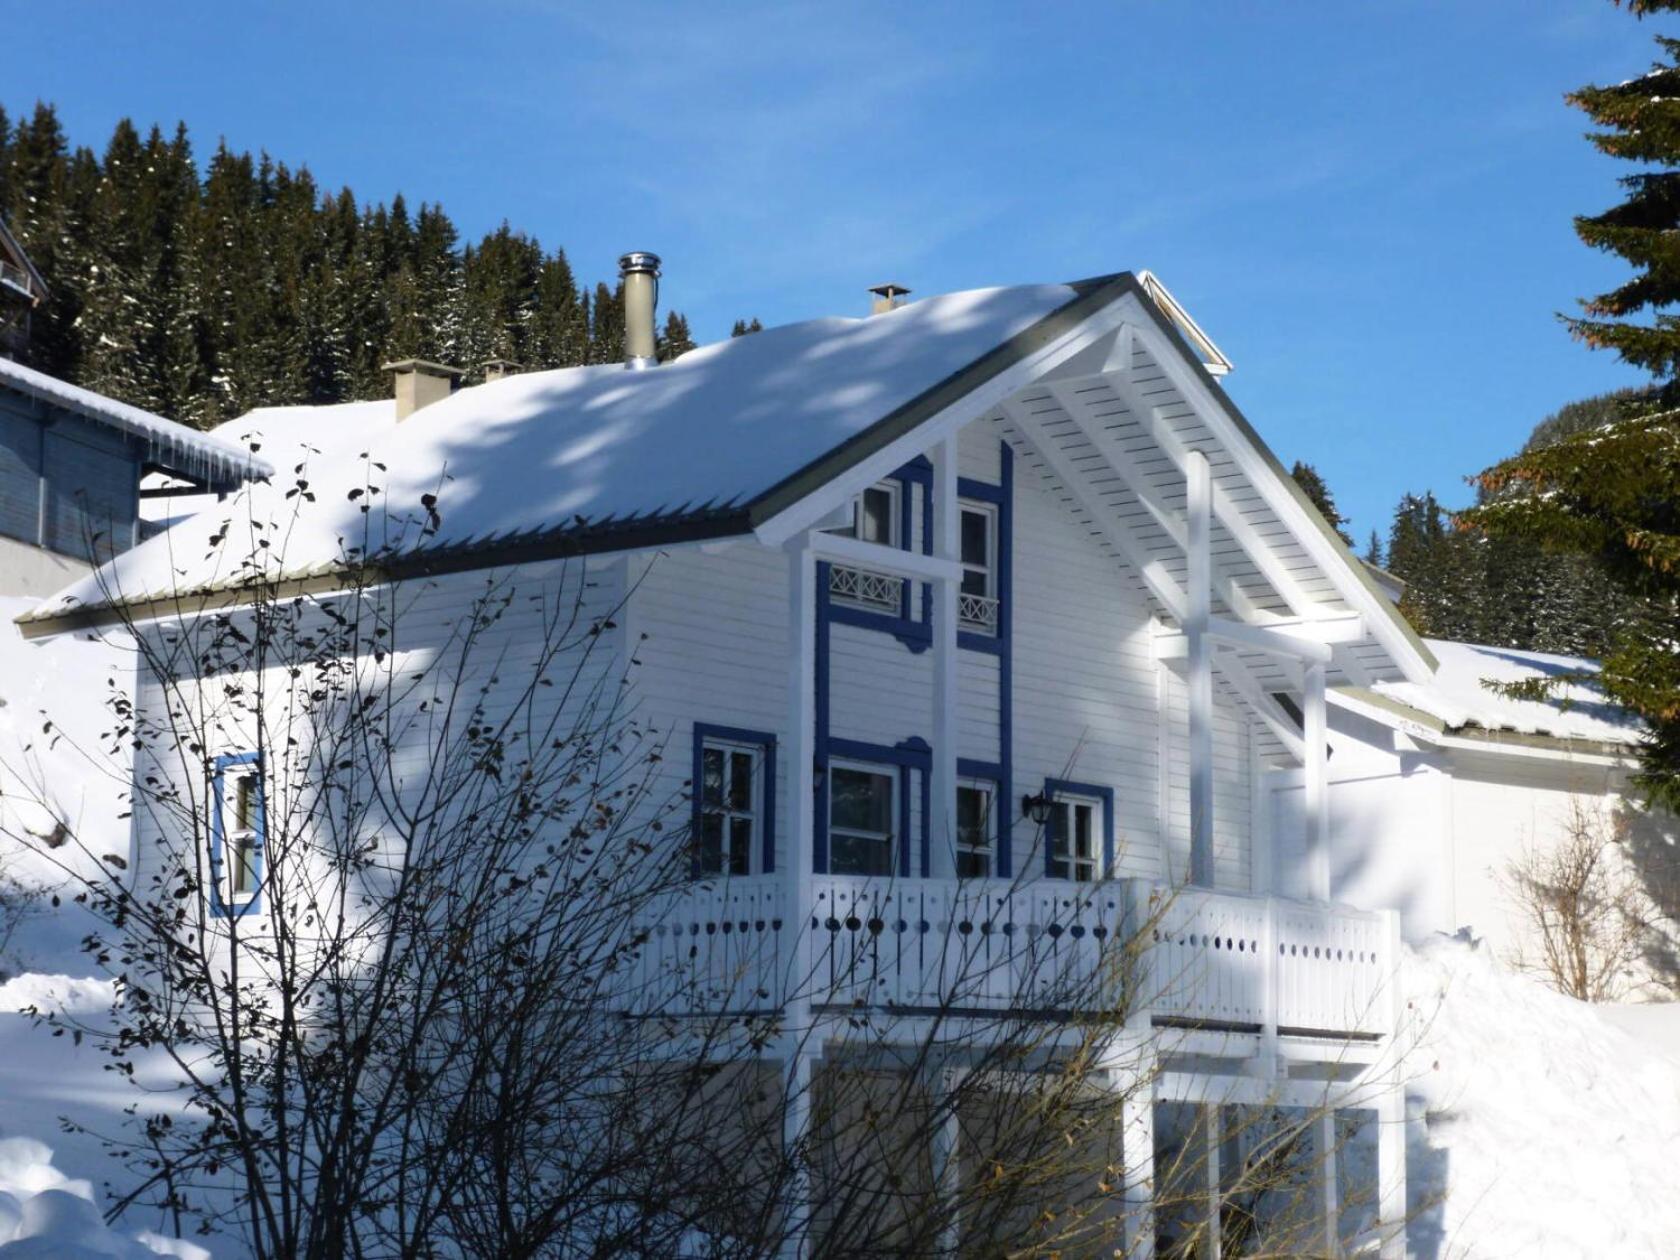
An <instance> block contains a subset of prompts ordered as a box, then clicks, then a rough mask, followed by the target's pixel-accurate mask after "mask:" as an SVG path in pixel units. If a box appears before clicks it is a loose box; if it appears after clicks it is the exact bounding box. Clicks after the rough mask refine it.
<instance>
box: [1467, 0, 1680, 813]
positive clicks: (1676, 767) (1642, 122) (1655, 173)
mask: <svg viewBox="0 0 1680 1260" xmlns="http://www.w3.org/2000/svg"><path fill="white" fill-rule="evenodd" d="M1630 7H1631V8H1632V9H1633V11H1634V12H1635V14H1636V15H1638V16H1643V15H1644V14H1646V13H1651V12H1658V11H1673V10H1675V9H1680V0H1634V2H1633V3H1632V5H1631V6H1630ZM1657 45H1658V48H1659V49H1660V50H1661V53H1662V58H1663V59H1662V60H1659V61H1658V62H1657V63H1656V65H1655V66H1654V67H1653V68H1652V70H1651V71H1650V72H1649V73H1648V74H1646V75H1644V76H1642V77H1640V78H1638V79H1634V80H1632V81H1630V82H1628V83H1624V84H1620V85H1618V86H1615V87H1604V88H1600V87H1587V88H1582V89H1580V90H1579V91H1577V92H1575V93H1574V94H1573V95H1571V97H1570V98H1569V99H1570V101H1571V102H1572V103H1573V104H1575V105H1577V106H1578V107H1579V108H1581V109H1582V110H1583V111H1585V112H1586V113H1587V115H1588V116H1589V117H1590V118H1591V119H1592V120H1593V122H1594V123H1596V124H1598V126H1599V127H1601V128H1603V129H1604V130H1601V131H1599V132H1596V133H1594V134H1593V136H1592V140H1593V143H1594V144H1595V145H1597V147H1598V148H1599V149H1600V151H1602V152H1604V153H1607V154H1609V155H1611V156H1612V157H1616V158H1620V159H1623V160H1627V161H1631V162H1635V163H1637V164H1638V165H1639V167H1640V168H1641V169H1640V170H1639V171H1638V172H1637V173H1634V174H1630V175H1626V176H1623V177H1622V184H1623V187H1624V188H1625V189H1626V190H1627V196H1626V198H1625V200H1624V201H1623V202H1622V204H1621V205H1619V206H1616V207H1614V208H1612V209H1610V210H1608V211H1605V212H1604V213H1602V214H1599V215H1595V216H1590V217H1583V218H1580V219H1577V220H1576V231H1577V233H1578V234H1579V235H1580V237H1581V239H1582V240H1583V241H1584V242H1585V243H1586V244H1587V245H1589V246H1592V247H1594V248H1597V249H1601V250H1605V251H1608V252H1611V253H1615V254H1619V255H1621V256H1622V257H1623V258H1625V259H1627V260H1628V262H1629V263H1631V264H1632V265H1633V267H1634V269H1635V273H1636V274H1635V275H1634V276H1633V278H1632V279H1630V280H1629V281H1628V282H1627V283H1625V284H1623V285H1622V286H1620V287H1619V288H1616V289H1613V290H1611V291H1610V292H1608V293H1604V294H1600V295H1598V296H1597V297H1594V298H1590V299H1588V300H1586V301H1585V303H1584V304H1583V305H1584V306H1585V309H1586V318H1584V319H1579V320H1574V321H1571V323H1570V326H1571V328H1572V330H1573V331H1574V332H1575V333H1576V335H1578V336H1580V337H1582V338H1584V339H1585V340H1586V341H1587V342H1588V344H1589V345H1593V346H1598V347H1608V348H1610V349H1613V350H1615V351H1616V353H1617V355H1618V356H1620V357H1621V358H1622V360H1623V361H1625V362H1627V363H1631V364H1634V365H1636V366H1638V367H1642V368H1645V369H1646V370H1648V371H1649V372H1651V374H1652V376H1653V378H1654V384H1655V386H1656V389H1657V391H1658V394H1659V400H1653V401H1652V402H1648V403H1646V404H1645V405H1644V406H1639V405H1632V406H1630V407H1629V408H1628V414H1624V415H1623V416H1621V417H1619V418H1613V419H1609V420H1608V421H1607V422H1604V423H1599V424H1597V425H1595V426H1593V427H1589V428H1586V429H1584V430H1582V431H1577V432H1574V433H1570V434H1568V435H1567V436H1563V437H1560V438H1558V439H1557V440H1555V441H1551V442H1549V443H1547V444H1544V445H1540V446H1536V447H1533V448H1531V449H1529V450H1525V451H1523V452H1521V453H1520V454H1518V455H1516V456H1514V457H1513V458H1511V459H1508V460H1505V461H1504V462H1502V463H1499V464H1496V465H1494V466H1493V467H1491V468H1488V469H1485V470H1483V471H1482V472H1481V473H1480V474H1479V475H1478V476H1477V477H1476V478H1475V479H1474V482H1475V484H1476V486H1477V488H1478V490H1479V491H1480V492H1481V494H1482V500H1481V502H1480V503H1479V504H1478V505H1477V506H1476V507H1475V508H1473V509H1472V510H1470V511H1469V512H1466V513H1464V514H1463V519H1464V521H1465V523H1466V524H1468V525H1470V526H1473V527H1474V528H1477V529H1479V530H1482V531H1484V532H1486V533H1487V534H1488V535H1490V536H1492V537H1495V538H1501V539H1516V540H1519V541H1521V542H1525V543H1528V544H1531V545H1534V546H1538V547H1540V548H1544V549H1545V550H1547V551H1548V552H1553V553H1561V554H1566V555H1572V556H1577V557H1586V558H1589V559H1590V560H1592V561H1593V562H1594V563H1596V564H1597V565H1598V566H1599V568H1600V569H1601V571H1602V572H1603V573H1604V574H1606V575H1607V576H1608V577H1610V578H1611V579H1612V580H1613V581H1615V582H1616V584H1617V585H1618V586H1620V587H1621V588H1622V589H1623V590H1625V591H1627V592H1628V593H1630V594H1631V595H1633V596H1635V597H1637V600H1638V602H1637V603H1636V604H1635V605H1634V608H1635V612H1634V614H1633V615H1632V616H1631V617H1630V619H1629V620H1628V621H1627V622H1626V623H1625V624H1622V625H1619V626H1617V627H1615V629H1614V631H1613V639H1612V643H1611V646H1610V650H1609V651H1608V652H1607V653H1606V654H1605V657H1604V660H1603V669H1602V673H1601V674H1600V675H1599V682H1600V685H1601V686H1602V687H1603V690H1604V692H1605V694H1606V695H1607V696H1608V697H1609V698H1610V699H1611V700H1612V701H1614V702H1615V703H1617V704H1619V705H1621V706H1622V707H1623V708H1625V709H1626V710H1628V711H1629V712H1631V713H1633V714H1635V715H1637V716H1638V717H1639V718H1641V719H1642V720H1643V721H1644V722H1645V724H1646V727H1647V730H1648V732H1649V733H1648V736H1647V739H1646V742H1645V745H1644V747H1643V749H1642V767H1641V774H1640V776H1639V782H1640V784H1641V786H1642V787H1643V788H1644V789H1645V791H1646V793H1647V795H1648V796H1649V798H1650V799H1652V800H1653V801H1656V802H1659V803H1661V804H1663V805H1666V806H1668V807H1670V808H1680V410H1677V409H1676V402H1677V401H1680V389H1677V382H1676V372H1677V369H1680V317H1676V316H1672V315H1664V314H1661V313H1660V312H1661V311H1662V310H1663V309H1664V308H1667V307H1670V306H1671V305H1672V304H1673V303H1675V302H1677V301H1680V67H1677V66H1676V64H1675V63H1676V61H1677V60H1680V40H1674V39H1668V38H1664V37H1661V36H1659V37H1658V38H1657ZM1642 311H1649V312H1652V322H1651V323H1649V324H1637V323H1633V322H1631V321H1630V320H1629V319H1628V318H1627V317H1629V316H1632V315H1636V314H1638V313H1639V312H1642ZM1563 681H1565V678H1564V677H1561V676H1554V677H1551V678H1548V679H1542V680H1536V681H1535V682H1533V683H1531V684H1522V685H1519V686H1517V687H1514V688H1507V689H1506V690H1507V691H1511V692H1514V693H1515V694H1522V695H1543V694H1547V693H1548V692H1549V691H1551V690H1553V689H1555V688H1556V687H1557V686H1558V685H1560V684H1561V683H1562V682H1563Z"/></svg>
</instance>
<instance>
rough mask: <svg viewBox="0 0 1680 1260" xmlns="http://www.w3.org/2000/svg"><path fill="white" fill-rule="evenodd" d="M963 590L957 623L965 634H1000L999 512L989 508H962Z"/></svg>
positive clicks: (973, 505)
mask: <svg viewBox="0 0 1680 1260" xmlns="http://www.w3.org/2000/svg"><path fill="white" fill-rule="evenodd" d="M961 526H962V540H961V541H962V571H963V572H962V587H961V590H960V591H959V593H958V597H957V620H958V621H959V622H960V623H961V625H962V628H963V629H964V630H974V631H978V632H980V633H982V634H996V633H997V625H998V615H997V614H998V598H997V597H998V591H997V510H996V509H995V508H993V507H991V506H990V505H988V504H983V503H967V502H965V503H963V505H962V518H961Z"/></svg>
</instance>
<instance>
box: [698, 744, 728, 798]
mask: <svg viewBox="0 0 1680 1260" xmlns="http://www.w3.org/2000/svg"><path fill="white" fill-rule="evenodd" d="M700 799H701V801H703V802H704V803H705V804H707V805H722V804H723V749H721V748H707V749H705V750H703V751H702V752H701V754H700Z"/></svg>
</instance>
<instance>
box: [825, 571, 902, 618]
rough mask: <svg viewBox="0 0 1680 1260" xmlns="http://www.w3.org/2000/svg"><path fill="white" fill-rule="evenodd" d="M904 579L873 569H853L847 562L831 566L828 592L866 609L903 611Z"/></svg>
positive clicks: (891, 611)
mask: <svg viewBox="0 0 1680 1260" xmlns="http://www.w3.org/2000/svg"><path fill="white" fill-rule="evenodd" d="M903 592H904V579H903V578H899V577H894V576H893V575H892V574H890V573H876V572H875V571H874V570H872V569H854V568H853V567H852V566H851V565H848V564H836V565H830V566H829V570H828V593H829V594H830V595H832V596H834V597H835V598H836V599H843V600H847V601H849V602H851V603H854V604H857V605H859V606H861V607H864V608H871V609H875V610H877V611H880V612H889V613H896V612H898V611H899V610H900V606H901V601H902V599H903Z"/></svg>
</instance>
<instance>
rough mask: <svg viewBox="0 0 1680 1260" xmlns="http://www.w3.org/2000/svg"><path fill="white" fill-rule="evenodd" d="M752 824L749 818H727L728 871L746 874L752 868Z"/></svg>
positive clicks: (735, 873)
mask: <svg viewBox="0 0 1680 1260" xmlns="http://www.w3.org/2000/svg"><path fill="white" fill-rule="evenodd" d="M752 841H753V824H752V819H750V818H732V819H730V820H729V873H730V874H731V875H746V874H749V873H750V872H751V869H752Z"/></svg>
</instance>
